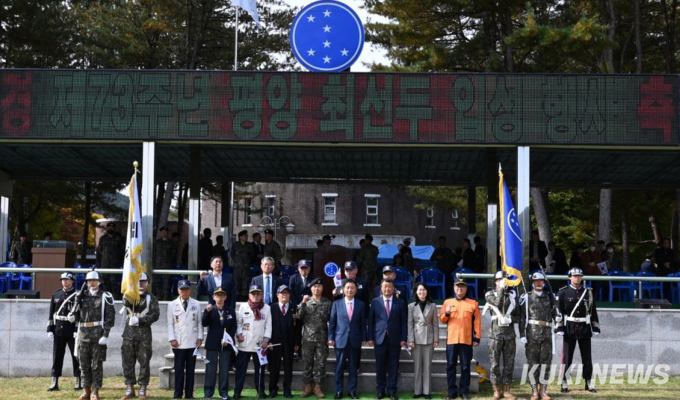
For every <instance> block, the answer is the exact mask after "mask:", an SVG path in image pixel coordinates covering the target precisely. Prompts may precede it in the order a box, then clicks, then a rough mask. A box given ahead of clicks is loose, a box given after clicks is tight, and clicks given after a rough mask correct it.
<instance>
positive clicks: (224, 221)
mask: <svg viewBox="0 0 680 400" xmlns="http://www.w3.org/2000/svg"><path fill="white" fill-rule="evenodd" d="M232 186H233V183H232V182H222V190H221V193H220V215H221V218H220V227H221V229H220V230H221V234H222V236H224V248H225V249H227V251H228V250H229V249H230V248H231V244H232V242H233V239H232V237H231V236H232V234H233V229H232V226H231V219H232V215H233V214H232V213H231V204H232V194H231V190H232V189H231V188H232ZM224 262H225V264H226V263H227V260H224Z"/></svg>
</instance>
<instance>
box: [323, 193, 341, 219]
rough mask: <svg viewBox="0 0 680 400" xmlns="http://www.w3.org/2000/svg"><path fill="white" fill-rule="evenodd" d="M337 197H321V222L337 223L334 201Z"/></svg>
mask: <svg viewBox="0 0 680 400" xmlns="http://www.w3.org/2000/svg"><path fill="white" fill-rule="evenodd" d="M337 199H338V198H337V197H324V198H323V203H324V208H323V222H324V223H325V224H335V223H337V219H336V202H337Z"/></svg>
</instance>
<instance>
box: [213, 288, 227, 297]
mask: <svg viewBox="0 0 680 400" xmlns="http://www.w3.org/2000/svg"><path fill="white" fill-rule="evenodd" d="M220 294H223V295H225V296H226V295H227V292H225V291H224V289H222V287H218V288H217V289H215V291H214V292H213V296H217V295H220Z"/></svg>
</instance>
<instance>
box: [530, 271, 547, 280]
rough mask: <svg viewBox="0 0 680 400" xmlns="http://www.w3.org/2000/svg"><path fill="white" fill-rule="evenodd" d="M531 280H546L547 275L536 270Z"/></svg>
mask: <svg viewBox="0 0 680 400" xmlns="http://www.w3.org/2000/svg"><path fill="white" fill-rule="evenodd" d="M531 280H532V281H538V280H545V276H544V275H543V273H542V272H534V274H533V275H531Z"/></svg>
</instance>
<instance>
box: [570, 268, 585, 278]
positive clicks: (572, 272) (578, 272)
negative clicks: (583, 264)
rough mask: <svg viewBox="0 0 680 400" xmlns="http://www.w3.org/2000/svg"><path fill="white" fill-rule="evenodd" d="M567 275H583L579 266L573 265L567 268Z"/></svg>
mask: <svg viewBox="0 0 680 400" xmlns="http://www.w3.org/2000/svg"><path fill="white" fill-rule="evenodd" d="M569 276H570V277H572V276H583V270H582V269H581V268H579V267H574V268H572V269H570V270H569Z"/></svg>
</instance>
